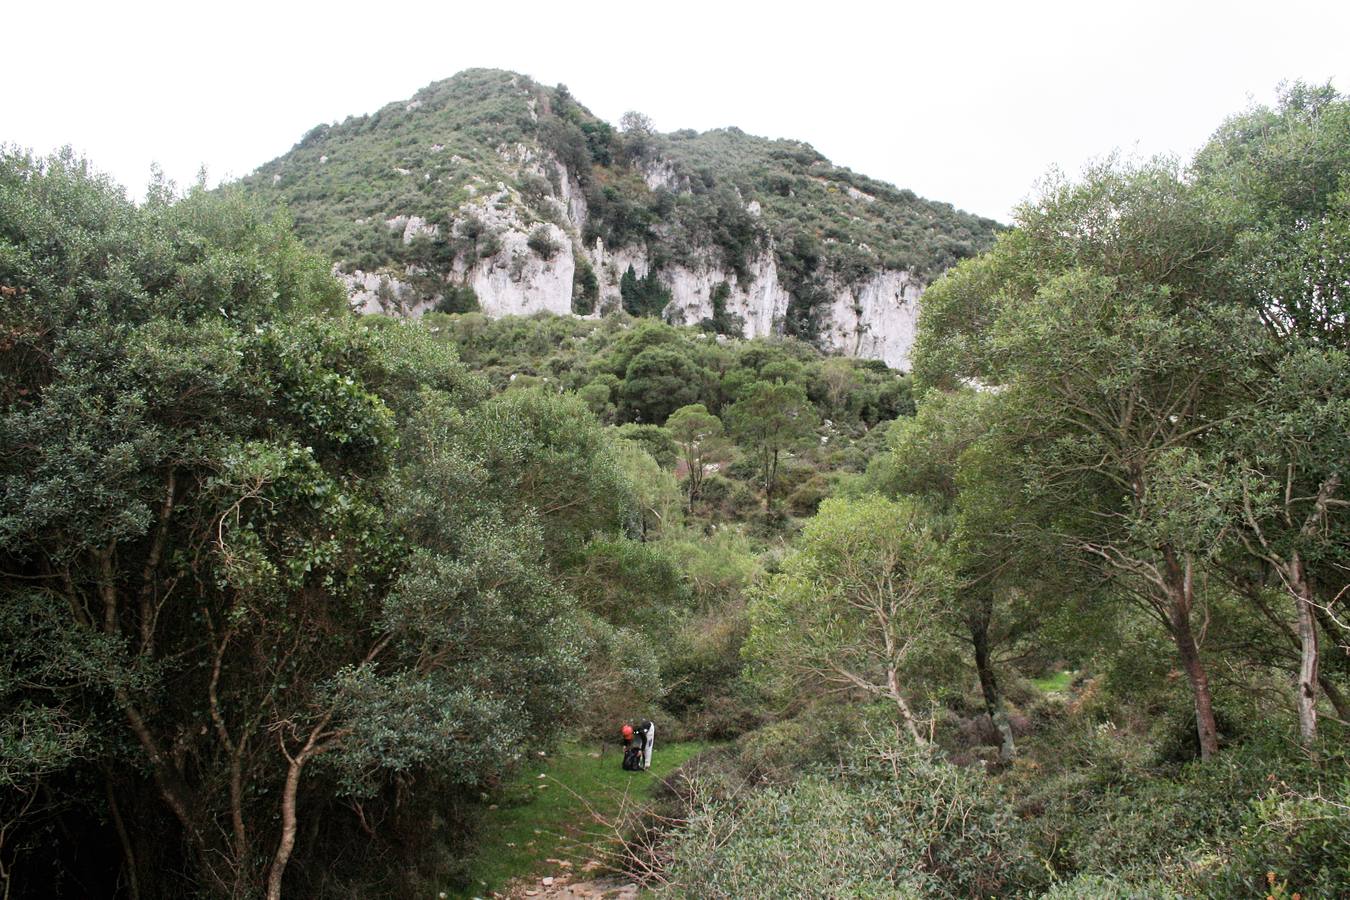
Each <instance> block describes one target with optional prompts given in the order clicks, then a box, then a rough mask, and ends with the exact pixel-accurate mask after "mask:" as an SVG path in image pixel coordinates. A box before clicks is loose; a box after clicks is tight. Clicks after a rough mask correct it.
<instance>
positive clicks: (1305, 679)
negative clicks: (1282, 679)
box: [1289, 551, 1319, 747]
mask: <svg viewBox="0 0 1350 900" xmlns="http://www.w3.org/2000/svg"><path fill="white" fill-rule="evenodd" d="M1289 575H1290V584H1289V587H1290V590H1291V591H1293V594H1294V603H1295V605H1296V606H1297V607H1298V643H1299V665H1298V732H1299V740H1300V741H1301V742H1302V743H1303V746H1304V747H1311V746H1312V745H1313V744H1314V743H1315V742H1316V741H1317V682H1318V677H1317V676H1318V671H1319V657H1318V644H1317V621H1316V620H1315V619H1314V618H1313V598H1312V587H1311V586H1310V585H1309V584H1308V578H1307V573H1306V571H1305V569H1304V566H1303V560H1302V558H1301V557H1300V556H1299V555H1298V553H1297V551H1296V552H1295V553H1294V555H1293V558H1292V559H1291V560H1290V563H1289Z"/></svg>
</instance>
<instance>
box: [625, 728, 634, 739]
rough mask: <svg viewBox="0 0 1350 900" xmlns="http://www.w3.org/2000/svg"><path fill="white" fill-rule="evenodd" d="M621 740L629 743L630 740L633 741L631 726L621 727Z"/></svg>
mask: <svg viewBox="0 0 1350 900" xmlns="http://www.w3.org/2000/svg"><path fill="white" fill-rule="evenodd" d="M623 739H624V740H625V741H631V740H632V739H633V726H632V725H625V726H623Z"/></svg>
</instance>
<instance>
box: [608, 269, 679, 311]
mask: <svg viewBox="0 0 1350 900" xmlns="http://www.w3.org/2000/svg"><path fill="white" fill-rule="evenodd" d="M619 296H620V297H621V298H622V300H623V310H624V312H626V313H628V314H629V315H630V316H637V317H638V318H643V317H659V316H660V315H661V312H662V310H664V309H665V308H666V306H668V305H669V304H670V291H669V290H668V289H667V288H666V286H665V285H663V284H662V283H661V281H660V279H658V278H657V277H656V272H655V271H654V270H653V271H650V272H648V273H647V274H646V275H643V276H642V277H641V278H639V277H637V275H636V274H635V273H634V272H633V267H632V266H629V267H628V268H627V270H625V271H624V273H623V276H622V277H621V278H620V279H619Z"/></svg>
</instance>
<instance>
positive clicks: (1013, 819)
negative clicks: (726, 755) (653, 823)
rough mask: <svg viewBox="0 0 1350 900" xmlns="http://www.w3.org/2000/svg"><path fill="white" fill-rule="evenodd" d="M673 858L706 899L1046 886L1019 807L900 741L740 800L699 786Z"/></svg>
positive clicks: (687, 888)
mask: <svg viewBox="0 0 1350 900" xmlns="http://www.w3.org/2000/svg"><path fill="white" fill-rule="evenodd" d="M698 788H699V785H698V783H697V782H695V784H694V785H692V786H691V789H692V790H693V791H695V792H697V791H698ZM674 854H675V858H676V865H675V866H674V867H673V869H672V871H671V873H670V878H671V879H672V880H673V881H674V882H675V883H676V884H678V885H679V886H680V889H681V890H682V891H684V892H687V893H689V894H691V895H697V896H705V897H733V896H776V895H783V894H798V893H800V894H803V895H811V896H832V897H876V896H886V897H970V896H999V895H1003V894H1005V893H1008V892H1012V891H1017V892H1023V891H1029V890H1034V889H1035V888H1036V887H1038V886H1042V885H1044V884H1045V881H1046V873H1045V872H1044V870H1042V869H1040V868H1039V866H1037V864H1036V862H1035V860H1034V858H1033V856H1032V853H1031V848H1030V846H1029V844H1028V842H1027V839H1026V836H1025V834H1024V833H1023V832H1022V831H1021V830H1020V829H1019V827H1018V820H1017V816H1016V814H1015V813H1014V810H1013V808H1012V806H1011V804H1009V803H1008V802H1007V801H1006V800H1004V799H1003V798H1002V797H1001V796H1000V795H999V794H998V793H997V792H996V791H995V790H992V789H991V788H990V786H989V785H988V784H987V782H985V781H984V779H983V778H982V777H981V776H980V775H979V774H978V773H973V772H971V771H969V770H962V769H958V768H955V767H953V766H951V765H950V764H947V763H944V762H941V761H936V760H933V759H931V758H929V757H927V756H926V755H923V754H920V753H915V752H914V751H913V750H911V749H906V748H904V747H902V746H899V745H898V744H897V743H896V742H895V741H894V739H891V740H884V739H883V740H881V741H880V742H877V741H873V742H870V743H868V742H864V743H863V744H862V745H861V746H859V747H857V748H856V749H855V750H854V751H853V752H852V753H851V754H849V756H848V757H847V758H846V761H845V762H843V763H842V764H841V765H838V767H837V768H836V767H835V766H831V767H830V768H829V770H827V771H821V772H819V774H812V775H809V776H807V777H805V778H803V779H801V780H800V781H797V782H795V783H794V784H792V785H790V786H787V787H783V788H767V789H764V790H760V791H755V792H753V793H751V794H750V795H749V796H748V797H746V798H744V799H741V800H739V801H737V800H725V799H719V798H717V797H716V795H714V796H712V797H710V798H707V799H703V798H700V797H698V795H697V793H695V798H694V805H693V809H692V810H691V812H690V814H689V825H688V827H687V828H686V829H685V830H683V831H682V832H681V833H680V835H679V843H678V844H677V846H676V848H675V851H674Z"/></svg>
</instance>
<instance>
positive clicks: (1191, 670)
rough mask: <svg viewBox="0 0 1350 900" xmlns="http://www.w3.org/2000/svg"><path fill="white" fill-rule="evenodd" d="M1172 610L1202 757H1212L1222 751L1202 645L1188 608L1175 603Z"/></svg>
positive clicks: (1174, 636)
mask: <svg viewBox="0 0 1350 900" xmlns="http://www.w3.org/2000/svg"><path fill="white" fill-rule="evenodd" d="M1172 612H1173V615H1172V640H1173V641H1175V642H1176V645H1177V652H1178V653H1180V654H1181V665H1182V668H1184V669H1185V670H1186V678H1187V680H1189V681H1190V685H1191V694H1192V695H1193V697H1194V699H1195V728H1196V733H1197V735H1198V736H1199V738H1200V758H1201V759H1209V758H1210V757H1211V756H1213V755H1214V754H1216V753H1218V752H1219V728H1218V726H1217V725H1216V724H1215V722H1214V698H1213V697H1212V696H1211V695H1210V692H1209V676H1207V675H1206V674H1205V667H1204V664H1203V663H1201V661H1200V648H1199V647H1198V646H1196V643H1195V635H1194V634H1193V633H1192V632H1191V617H1190V615H1189V610H1179V609H1176V608H1175V606H1174V608H1173V611H1172Z"/></svg>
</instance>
